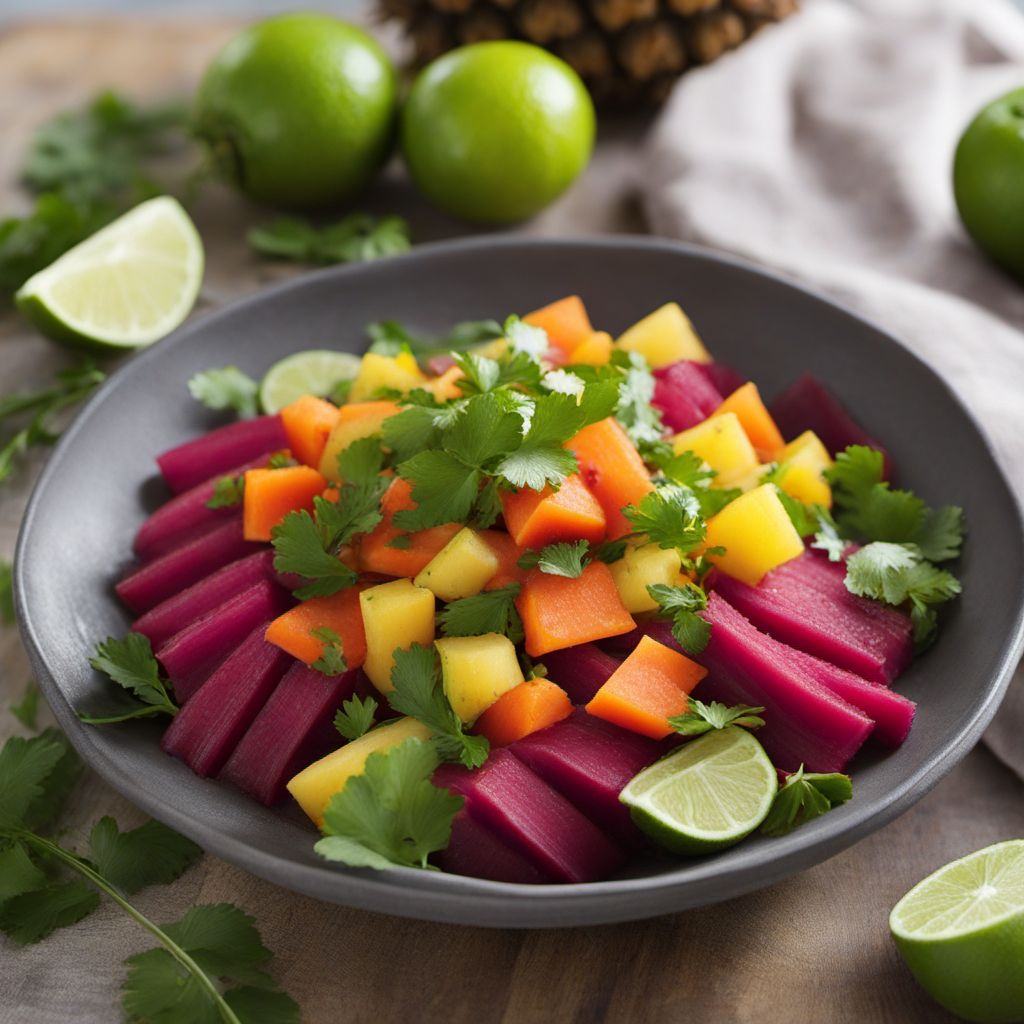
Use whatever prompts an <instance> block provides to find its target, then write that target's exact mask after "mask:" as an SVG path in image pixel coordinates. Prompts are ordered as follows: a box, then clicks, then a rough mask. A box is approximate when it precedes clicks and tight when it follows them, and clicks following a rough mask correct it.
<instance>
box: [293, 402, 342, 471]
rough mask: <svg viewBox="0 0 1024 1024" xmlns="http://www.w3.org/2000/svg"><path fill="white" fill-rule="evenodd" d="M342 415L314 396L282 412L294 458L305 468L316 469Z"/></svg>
mask: <svg viewBox="0 0 1024 1024" xmlns="http://www.w3.org/2000/svg"><path fill="white" fill-rule="evenodd" d="M340 416H341V411H340V410H339V409H338V407H337V406H336V405H331V403H330V402H325V401H324V400H323V399H322V398H315V397H314V396H313V395H303V396H302V397H301V398H297V399H296V400H295V401H294V402H292V403H291V404H290V405H286V406H285V407H284V408H283V409H282V410H281V424H282V426H283V427H284V432H285V436H286V437H287V438H288V447H289V448H290V449H291V451H292V455H294V456H295V458H296V459H298V461H299V462H301V463H302V464H303V465H306V466H313V467H314V468H316V467H317V466H319V465H320V456H321V455H323V453H324V447H325V446H326V444H327V435H328V434H330V432H331V431H332V430H333V429H334V425H335V423H337V422H338V419H339V417H340Z"/></svg>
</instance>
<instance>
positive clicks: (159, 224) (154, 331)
mask: <svg viewBox="0 0 1024 1024" xmlns="http://www.w3.org/2000/svg"><path fill="white" fill-rule="evenodd" d="M202 281H203V243H202V241H201V240H200V238H199V233H198V232H197V231H196V229H195V225H194V224H193V223H192V221H191V220H190V219H189V216H188V214H187V213H186V212H185V211H184V209H182V207H181V204H180V203H179V202H178V201H177V200H176V199H172V198H171V197H170V196H159V197H158V198H156V199H150V200H147V201H146V202H144V203H140V204H139V205H138V206H136V207H135V208H134V209H131V210H129V211H128V212H127V213H126V214H124V215H123V216H121V217H118V218H117V220H115V221H114V222H113V223H111V224H108V225H107V226H106V227H105V228H101V229H100V230H99V231H97V232H96V234H94V235H93V236H92V237H91V238H87V239H86V240H85V241H84V242H79V244H78V245H76V246H75V247H74V248H73V249H69V250H68V251H67V252H66V253H64V255H63V256H61V257H59V258H58V259H57V260H56V261H54V262H53V263H51V264H50V265H49V266H48V267H46V268H45V269H44V270H40V271H39V273H37V274H34V275H33V276H32V277H30V278H29V279H28V280H27V281H26V282H25V283H24V284H23V285H22V286H21V289H20V290H19V291H18V294H17V295H16V296H15V299H16V301H17V303H18V307H19V308H20V309H21V311H22V312H23V313H24V314H25V316H27V317H28V319H29V320H31V321H32V323H33V324H34V325H35V327H37V328H38V329H39V330H40V331H42V333H43V334H46V335H47V336H49V337H51V338H53V339H54V340H55V341H64V342H69V343H71V344H76V345H87V346H92V347H98V348H105V349H127V348H140V347H142V346H143V345H149V344H151V343H152V342H154V341H156V340H157V339H159V338H162V337H164V335H166V334H169V333H170V332H171V331H173V330H174V328H175V327H177V326H178V325H179V324H180V323H181V322H182V321H183V320H184V319H185V317H186V316H188V314H189V311H190V310H191V309H192V306H193V305H194V304H195V301H196V296H197V295H198V294H199V287H200V285H201V284H202Z"/></svg>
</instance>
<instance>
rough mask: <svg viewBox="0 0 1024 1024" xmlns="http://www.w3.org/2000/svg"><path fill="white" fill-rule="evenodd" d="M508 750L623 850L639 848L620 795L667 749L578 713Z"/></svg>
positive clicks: (637, 833)
mask: <svg viewBox="0 0 1024 1024" xmlns="http://www.w3.org/2000/svg"><path fill="white" fill-rule="evenodd" d="M508 749H509V750H511V751H512V753H513V754H515V755H516V757H518V758H519V760H520V761H522V762H524V763H525V764H526V766H527V767H528V768H530V769H531V770H532V771H534V772H535V773H536V774H537V775H539V776H540V777H541V778H542V779H543V780H544V781H545V782H546V783H547V784H548V785H549V786H551V787H552V789H555V790H557V791H558V792H559V793H561V794H562V796H564V797H565V798H566V800H568V801H569V803H571V804H572V805H573V806H574V807H576V808H578V809H579V810H581V811H582V812H583V813H584V814H585V815H586V816H587V817H588V818H590V820H591V821H593V822H594V823H595V824H597V825H599V826H600V827H601V828H602V829H603V830H604V831H605V832H607V833H609V834H610V835H612V836H613V837H614V838H615V839H616V840H618V841H619V842H620V843H621V844H622V845H623V846H625V847H626V848H629V847H636V846H639V845H640V844H641V842H642V840H643V837H642V834H641V832H640V830H639V829H638V828H637V827H636V825H634V824H633V820H632V818H630V816H629V810H628V808H626V807H625V806H624V805H623V804H621V803H619V793H621V792H622V790H623V788H624V787H625V786H626V784H627V783H628V782H629V781H630V780H631V779H632V778H633V777H634V776H635V775H637V774H638V773H639V772H641V771H643V770H644V768H646V767H647V766H648V765H651V764H653V763H654V762H655V761H656V760H657V759H658V758H659V757H660V756H661V755H662V754H663V753H665V751H666V749H668V748H667V747H666V745H665V744H664V743H658V742H657V741H656V740H652V739H649V738H648V737H646V736H641V735H640V734H639V733H635V732H629V731H628V730H626V729H621V728H619V727H618V726H617V725H613V724H612V723H611V722H605V721H602V720H601V719H600V718H595V717H594V716H593V715H588V714H587V712H586V711H584V710H583V709H582V708H577V709H576V710H575V711H574V712H573V713H572V714H571V715H570V716H569V717H568V718H565V719H563V720H562V721H561V722H557V723H556V724H555V725H550V726H548V728H546V729H541V730H540V731H539V732H535V733H531V734H530V735H529V736H526V737H525V738H524V739H521V740H519V741H518V742H516V743H513V744H512V745H511V746H510V747H509V748H508Z"/></svg>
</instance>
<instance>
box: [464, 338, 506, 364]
mask: <svg viewBox="0 0 1024 1024" xmlns="http://www.w3.org/2000/svg"><path fill="white" fill-rule="evenodd" d="M507 351H508V342H507V341H506V340H505V339H504V338H495V339H494V340H493V341H483V342H481V343H480V344H479V345H474V346H473V347H472V348H471V349H470V352H473V353H475V354H476V355H478V356H483V357H484V358H485V359H500V358H501V357H502V356H503V355H504V354H505V353H506V352H507Z"/></svg>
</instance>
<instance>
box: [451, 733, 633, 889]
mask: <svg viewBox="0 0 1024 1024" xmlns="http://www.w3.org/2000/svg"><path fill="white" fill-rule="evenodd" d="M434 783H435V784H436V785H438V786H443V787H444V788H446V789H450V790H451V791H452V792H453V793H457V794H458V795H459V796H462V797H463V798H464V799H465V801H466V808H465V809H466V811H467V812H468V813H469V815H470V816H471V817H473V818H475V819H476V820H477V821H479V822H480V823H481V824H482V825H484V826H485V827H487V828H488V829H490V830H491V831H492V832H493V833H494V835H495V836H496V837H497V838H498V839H499V840H500V841H501V842H503V843H507V844H508V845H509V846H510V847H512V849H513V850H515V851H516V852H517V853H520V854H522V855H523V856H525V857H526V858H527V859H528V860H529V861H530V862H531V863H532V864H533V865H534V866H535V867H536V868H537V869H538V870H539V871H541V872H542V873H543V874H544V875H545V876H547V877H549V878H551V880H552V881H555V882H594V881H597V880H598V879H599V878H605V877H607V876H608V875H609V874H611V872H613V871H614V870H615V869H616V868H618V867H619V866H620V865H621V864H622V862H623V860H624V854H623V852H622V850H621V849H620V848H619V847H618V846H616V845H615V844H614V843H612V842H611V840H610V839H608V837H607V836H605V835H604V833H603V832H601V831H600V829H598V828H597V826H596V825H594V823H593V822H591V821H590V820H589V819H588V818H586V817H585V816H584V815H583V814H582V813H581V812H580V811H578V810H576V808H575V807H573V806H572V804H570V803H569V801H568V800H566V799H565V797H563V796H561V795H559V794H558V793H556V792H555V791H554V790H553V789H552V788H551V787H550V786H548V784H547V783H546V782H544V781H542V780H541V779H540V778H539V777H538V776H536V775H535V774H534V773H533V772H532V771H530V769H529V768H527V767H526V765H525V764H523V762H522V761H520V760H519V759H518V758H517V757H516V756H515V755H514V754H512V753H511V752H510V751H509V750H507V749H502V750H495V751H493V752H492V753H491V756H490V757H489V758H488V759H487V763H486V764H485V765H484V766H483V767H482V768H477V769H476V770H475V771H470V770H468V769H466V768H463V767H462V766H461V765H454V764H443V765H441V767H440V768H438V769H437V771H436V772H434ZM449 849H452V847H451V845H449ZM453 854H454V855H455V856H460V854H461V851H458V850H454V851H453ZM470 866H471V867H473V868H474V869H473V871H472V873H473V874H477V872H478V871H479V870H484V868H483V866H482V865H481V866H478V867H477V866H474V864H473V861H472V860H470Z"/></svg>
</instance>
